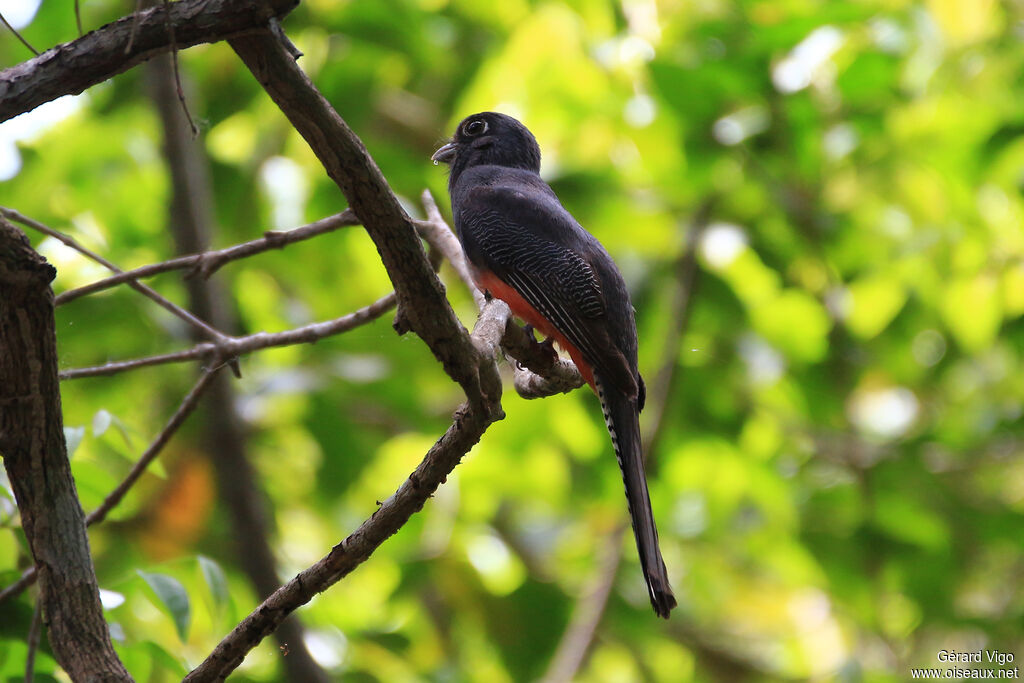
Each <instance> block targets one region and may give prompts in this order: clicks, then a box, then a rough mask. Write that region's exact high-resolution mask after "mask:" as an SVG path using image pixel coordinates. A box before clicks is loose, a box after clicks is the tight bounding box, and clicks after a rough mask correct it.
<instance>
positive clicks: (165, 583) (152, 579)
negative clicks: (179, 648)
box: [136, 569, 192, 641]
mask: <svg viewBox="0 0 1024 683" xmlns="http://www.w3.org/2000/svg"><path fill="white" fill-rule="evenodd" d="M136 573H138V575H139V576H140V577H142V580H143V581H145V582H146V585H147V586H149V587H150V589H151V590H152V591H153V593H154V594H155V595H156V598H157V604H158V605H159V607H160V608H161V609H162V610H163V611H164V612H165V613H166V614H167V615H168V616H170V617H171V619H172V620H173V621H174V628H175V629H176V630H177V631H178V637H179V638H180V639H181V640H182V641H184V640H185V639H186V638H187V637H188V627H189V623H190V622H191V620H192V608H191V605H190V603H189V598H188V592H187V591H186V590H185V587H184V586H183V585H181V582H180V581H178V580H177V579H176V578H174V577H173V576H168V575H167V574H157V573H152V572H145V571H143V570H141V569H137V570H136Z"/></svg>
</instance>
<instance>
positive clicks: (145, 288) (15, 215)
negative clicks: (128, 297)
mask: <svg viewBox="0 0 1024 683" xmlns="http://www.w3.org/2000/svg"><path fill="white" fill-rule="evenodd" d="M0 215H3V216H4V217H6V218H9V219H10V220H12V221H17V222H18V223H21V224H22V225H24V226H26V227H29V228H32V229H33V230H38V231H39V232H41V233H43V234H44V235H49V236H50V237H53V238H54V239H56V240H59V241H60V242H62V243H63V244H66V245H67V246H69V247H71V248H72V249H74V250H75V251H77V252H78V253H80V254H82V255H83V256H85V257H86V258H89V259H92V260H93V261H95V262H96V263H99V264H100V265H102V266H103V267H104V268H107V269H108V270H112V271H114V272H115V273H123V272H124V271H123V270H121V269H120V268H118V267H117V266H115V265H114V264H113V263H111V262H110V261H108V260H107V259H105V258H103V257H102V256H100V255H99V254H97V253H96V252H94V251H92V250H90V249H87V248H86V247H84V246H82V245H81V244H79V243H78V241H77V240H76V239H75V238H74V237H71V236H70V235H65V234H64V233H62V232H60V231H59V230H54V229H53V228H51V227H49V226H47V225H44V224H42V223H40V222H39V221H37V220H34V219H32V218H29V217H28V216H24V215H22V214H21V213H19V212H18V211H15V210H14V209H8V208H4V207H0ZM127 284H128V286H129V287H131V288H132V289H134V290H136V291H137V292H139V293H140V294H142V295H143V296H145V297H147V298H149V299H151V300H152V301H154V302H156V304H157V305H159V306H160V307H162V308H163V309H165V310H167V311H168V312H170V313H171V314H173V315H176V316H177V317H179V318H181V319H182V320H184V321H185V322H187V323H188V324H189V325H192V326H193V327H194V328H196V329H197V330H200V331H202V332H203V333H204V334H206V336H208V337H210V338H211V339H215V340H223V339H226V338H227V337H226V335H225V334H224V333H222V332H221V331H220V330H217V329H214V328H213V327H212V326H210V325H209V324H207V323H206V322H204V321H203V320H200V319H199V318H197V317H196V316H195V315H193V314H192V313H190V312H188V311H186V310H185V309H184V308H182V307H181V306H179V305H177V304H176V303H174V302H173V301H170V300H168V299H167V298H166V297H164V296H163V295H161V294H160V293H159V292H157V291H156V290H155V289H153V288H152V287H150V286H149V285H144V284H142V283H141V282H138V281H136V280H128V282H127Z"/></svg>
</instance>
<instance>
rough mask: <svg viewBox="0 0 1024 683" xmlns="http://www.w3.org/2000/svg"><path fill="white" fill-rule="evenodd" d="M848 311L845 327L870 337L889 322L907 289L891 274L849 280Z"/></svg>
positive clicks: (901, 302) (903, 299) (901, 305)
mask: <svg viewBox="0 0 1024 683" xmlns="http://www.w3.org/2000/svg"><path fill="white" fill-rule="evenodd" d="M848 291H849V293H850V299H851V302H850V311H849V313H848V314H847V316H846V327H847V328H848V329H849V330H850V332H852V333H853V334H855V335H857V336H858V337H861V338H862V339H871V338H872V337H874V336H876V335H877V334H878V333H880V332H881V331H882V330H884V329H885V327H886V326H887V325H888V324H889V323H890V322H892V319H893V318H895V317H896V314H898V313H899V312H900V309H901V308H903V304H904V303H905V302H906V300H907V291H906V289H905V288H904V287H903V285H902V284H901V283H900V282H899V281H898V280H896V279H895V278H891V277H886V276H884V275H871V276H868V277H865V278H862V279H860V280H857V281H856V282H853V283H851V284H850V286H849V289H848Z"/></svg>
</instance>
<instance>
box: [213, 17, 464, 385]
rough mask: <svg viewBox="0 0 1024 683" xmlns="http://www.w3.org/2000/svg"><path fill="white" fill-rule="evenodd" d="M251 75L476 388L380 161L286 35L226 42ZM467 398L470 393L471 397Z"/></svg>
mask: <svg viewBox="0 0 1024 683" xmlns="http://www.w3.org/2000/svg"><path fill="white" fill-rule="evenodd" d="M229 42H230V44H231V47H232V48H234V50H235V52H236V53H237V54H238V56H239V57H240V58H241V59H242V61H243V62H245V65H246V66H247V67H249V70H250V71H252V73H253V75H254V76H255V77H256V80H257V81H259V83H260V85H262V86H263V88H264V89H265V90H266V91H267V93H268V94H269V95H270V97H271V99H273V100H274V102H275V103H276V104H277V105H278V106H279V107H280V108H281V111H283V112H284V114H285V116H287V117H288V120H289V121H290V122H291V124H292V125H293V126H294V127H295V129H296V130H298V132H299V133H300V134H301V135H302V137H303V138H304V139H305V140H306V142H307V143H308V144H309V146H310V147H311V148H312V150H313V152H314V153H315V154H316V156H317V158H318V159H320V162H321V163H322V164H323V166H324V168H325V169H326V171H327V174H328V175H329V176H330V177H331V179H332V180H333V181H334V182H335V183H336V184H337V185H338V187H339V188H340V189H341V191H342V193H344V195H345V197H346V198H347V199H348V204H349V206H350V207H352V210H353V211H355V212H356V215H357V216H359V218H360V219H361V220H362V221H363V226H364V227H365V228H366V231H367V233H369V235H370V238H371V239H372V240H373V242H374V244H375V245H376V246H377V251H378V252H379V253H380V256H381V261H382V262H383V263H384V268H385V269H386V270H387V272H388V276H389V277H390V278H391V282H392V284H393V285H394V287H395V295H396V296H397V298H398V308H399V311H400V313H401V314H402V315H404V316H405V318H406V319H407V320H408V323H409V326H410V329H411V330H412V331H413V332H415V333H416V334H417V335H418V336H419V337H420V338H421V339H423V341H424V342H425V343H426V344H427V346H428V347H429V348H430V350H431V351H432V352H433V353H434V356H435V357H436V358H437V359H438V360H439V361H440V362H441V364H442V365H443V366H444V370H445V372H446V373H448V375H449V376H450V377H451V378H452V379H454V380H455V381H456V382H458V383H459V385H460V386H462V388H463V390H464V391H466V393H467V396H469V397H474V396H478V395H480V389H479V383H480V377H479V374H478V373H479V362H478V359H477V357H476V356H477V354H476V353H475V352H474V349H473V347H472V344H471V343H470V341H469V335H468V334H467V333H466V328H465V327H463V326H462V323H460V322H459V320H458V318H456V316H455V312H454V311H453V310H452V307H451V305H450V304H449V303H448V299H447V298H446V297H445V291H444V285H443V284H441V281H440V280H439V279H438V278H437V275H436V274H435V273H434V271H433V268H431V265H430V263H429V262H428V261H427V259H426V258H425V254H424V251H423V244H422V243H421V241H420V239H419V237H418V236H417V233H416V230H415V227H414V226H413V223H412V220H411V219H410V218H409V216H407V215H406V213H405V211H403V210H402V207H401V205H400V204H399V203H398V198H397V197H395V195H394V193H393V192H392V191H391V188H390V187H389V186H388V183H387V181H386V180H385V179H384V176H383V175H382V174H381V172H380V169H379V168H377V164H376V163H375V162H374V161H373V159H372V158H371V157H370V155H369V153H368V152H367V151H366V147H365V146H364V145H363V142H362V140H360V139H359V138H358V137H357V136H356V134H355V133H353V132H352V130H351V129H350V128H349V127H348V125H347V124H346V123H345V122H344V121H343V120H342V118H341V117H340V116H339V115H338V113H337V112H336V111H334V109H333V108H332V107H331V105H330V104H329V103H328V102H327V100H326V99H324V97H323V95H321V94H320V92H319V91H318V90H317V89H316V87H315V86H314V85H313V83H312V82H311V81H310V80H309V77H308V76H307V75H306V74H305V73H304V72H303V71H302V70H301V69H300V68H299V67H298V65H296V63H295V60H294V59H293V57H292V55H291V54H290V53H289V51H288V48H287V46H286V45H285V43H284V42H282V41H280V40H278V39H277V38H275V37H274V35H273V34H272V33H271V32H270V31H262V32H256V33H252V34H248V35H245V36H241V37H238V38H234V39H232V40H230V41H229ZM470 400H471V401H472V400H474V399H473V398H470Z"/></svg>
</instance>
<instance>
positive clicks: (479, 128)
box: [462, 119, 487, 136]
mask: <svg viewBox="0 0 1024 683" xmlns="http://www.w3.org/2000/svg"><path fill="white" fill-rule="evenodd" d="M462 132H464V133H465V134H466V135H470V136H476V135H483V134H484V133H486V132H487V122H486V121H484V120H482V119H474V120H473V121H470V122H469V123H467V124H466V126H465V128H463V129H462Z"/></svg>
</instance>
